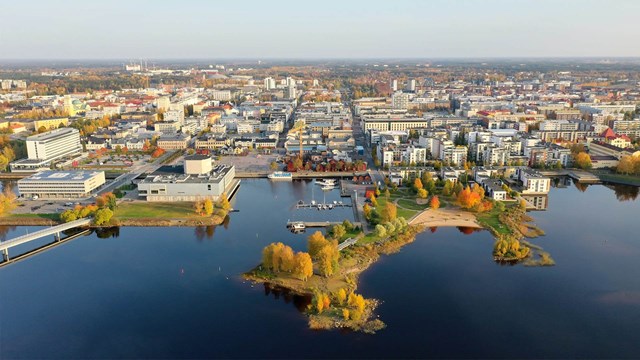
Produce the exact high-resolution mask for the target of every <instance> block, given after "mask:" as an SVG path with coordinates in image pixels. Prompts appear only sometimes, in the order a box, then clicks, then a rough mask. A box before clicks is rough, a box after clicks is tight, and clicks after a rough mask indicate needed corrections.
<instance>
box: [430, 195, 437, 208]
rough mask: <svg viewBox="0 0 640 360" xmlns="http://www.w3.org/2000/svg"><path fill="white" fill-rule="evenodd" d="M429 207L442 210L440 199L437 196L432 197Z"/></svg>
mask: <svg viewBox="0 0 640 360" xmlns="http://www.w3.org/2000/svg"><path fill="white" fill-rule="evenodd" d="M429 207H430V208H431V209H433V210H438V208H440V199H439V198H438V196H437V195H433V196H432V197H431V201H429Z"/></svg>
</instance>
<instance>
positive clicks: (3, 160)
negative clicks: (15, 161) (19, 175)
mask: <svg viewBox="0 0 640 360" xmlns="http://www.w3.org/2000/svg"><path fill="white" fill-rule="evenodd" d="M8 165H9V159H7V157H6V156H4V155H0V170H6V169H7V166H8Z"/></svg>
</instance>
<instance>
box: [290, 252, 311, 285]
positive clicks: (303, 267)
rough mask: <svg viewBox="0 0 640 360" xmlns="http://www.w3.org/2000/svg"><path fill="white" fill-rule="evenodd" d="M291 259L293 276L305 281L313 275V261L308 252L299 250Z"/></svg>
mask: <svg viewBox="0 0 640 360" xmlns="http://www.w3.org/2000/svg"><path fill="white" fill-rule="evenodd" d="M293 261H294V267H293V271H292V272H293V276H295V277H296V278H298V279H300V280H303V281H307V280H308V279H309V278H310V277H311V276H313V262H312V261H311V256H309V254H308V253H306V252H301V251H300V252H298V253H296V255H295V258H294V259H293Z"/></svg>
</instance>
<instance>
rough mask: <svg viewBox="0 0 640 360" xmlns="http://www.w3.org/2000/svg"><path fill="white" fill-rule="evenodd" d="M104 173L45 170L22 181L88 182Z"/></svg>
mask: <svg viewBox="0 0 640 360" xmlns="http://www.w3.org/2000/svg"><path fill="white" fill-rule="evenodd" d="M100 173H104V171H85V170H70V171H54V170H44V171H40V172H39V173H37V174H33V175H31V176H29V177H27V178H24V179H22V180H20V181H50V182H60V181H83V182H84V181H86V180H89V179H91V178H92V177H94V176H97V175H99V174H100Z"/></svg>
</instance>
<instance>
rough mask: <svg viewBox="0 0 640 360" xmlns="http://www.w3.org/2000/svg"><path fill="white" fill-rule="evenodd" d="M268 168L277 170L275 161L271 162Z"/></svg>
mask: <svg viewBox="0 0 640 360" xmlns="http://www.w3.org/2000/svg"><path fill="white" fill-rule="evenodd" d="M269 167H270V168H271V170H277V169H278V163H276V162H275V161H272V162H271V164H270V165H269Z"/></svg>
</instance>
